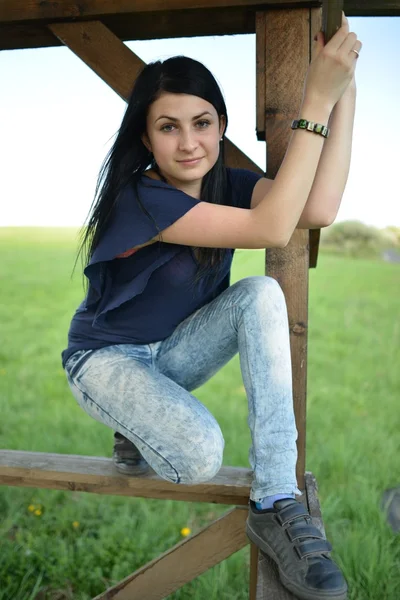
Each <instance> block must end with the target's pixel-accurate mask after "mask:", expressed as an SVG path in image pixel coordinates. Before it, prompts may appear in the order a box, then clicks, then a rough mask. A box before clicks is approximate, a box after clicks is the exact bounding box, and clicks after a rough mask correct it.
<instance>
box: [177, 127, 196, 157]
mask: <svg viewBox="0 0 400 600" xmlns="http://www.w3.org/2000/svg"><path fill="white" fill-rule="evenodd" d="M197 146H198V143H197V140H196V132H194V131H190V130H184V129H182V130H181V132H180V136H179V150H182V151H183V152H187V153H193V152H194V151H195V150H196V148H197Z"/></svg>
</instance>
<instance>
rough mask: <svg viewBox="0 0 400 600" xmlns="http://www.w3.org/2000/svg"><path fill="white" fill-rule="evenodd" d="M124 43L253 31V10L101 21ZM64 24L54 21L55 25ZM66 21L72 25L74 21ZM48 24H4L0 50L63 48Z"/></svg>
mask: <svg viewBox="0 0 400 600" xmlns="http://www.w3.org/2000/svg"><path fill="white" fill-rule="evenodd" d="M101 21H102V23H103V24H104V25H106V27H107V28H108V29H109V30H110V31H112V32H113V33H114V34H115V35H116V36H117V37H118V38H119V39H121V40H122V41H124V42H126V41H130V40H149V39H168V38H179V37H193V36H209V35H234V34H247V33H253V32H254V11H251V10H243V9H242V8H233V9H231V10H229V12H227V11H226V10H224V9H202V10H192V11H174V12H146V13H137V14H134V15H131V14H128V15H120V14H116V15H109V16H105V17H102V18H101ZM55 22H58V23H60V22H61V21H54V20H53V21H52V23H55ZM67 22H72V21H71V20H69V21H67ZM60 45H62V44H61V42H60V41H59V40H58V39H57V38H56V37H55V36H54V35H53V34H52V33H51V31H50V30H49V29H48V27H47V26H46V23H45V22H36V21H29V22H26V23H22V24H21V22H16V23H10V24H6V25H4V24H3V25H2V24H1V22H0V49H1V50H12V49H23V48H42V47H43V48H47V47H51V46H60Z"/></svg>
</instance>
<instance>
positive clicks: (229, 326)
mask: <svg viewBox="0 0 400 600" xmlns="http://www.w3.org/2000/svg"><path fill="white" fill-rule="evenodd" d="M237 352H239V358H240V368H241V373H242V378H243V383H244V387H245V390H246V395H247V399H248V419H247V423H248V426H249V428H250V433H251V440H252V444H251V447H250V449H249V463H250V467H251V469H252V471H253V481H252V486H251V492H250V498H251V499H252V500H254V501H258V500H260V499H261V498H263V497H265V496H270V495H273V494H277V493H288V494H293V493H294V494H299V493H300V491H299V490H298V488H297V483H296V471H295V469H296V459H297V449H296V439H297V430H296V425H295V419H294V412H293V397H292V368H291V358H290V345H289V327H288V316H287V309H286V303H285V298H284V295H283V292H282V290H281V288H280V286H279V284H278V283H277V282H276V280H275V279H272V278H271V277H265V276H252V277H246V278H244V279H242V280H240V281H238V282H237V283H235V284H233V285H231V286H230V287H229V288H228V289H227V290H225V291H224V292H222V293H221V294H220V295H219V296H218V297H217V298H215V299H214V300H212V301H211V302H209V303H208V304H206V305H205V306H203V307H202V308H200V309H199V310H197V311H195V312H194V313H193V314H191V315H190V316H189V317H187V318H186V319H185V320H184V321H182V322H181V323H180V324H179V325H178V326H177V327H176V329H175V330H174V332H173V333H172V334H171V335H170V336H169V337H168V338H166V339H164V340H162V341H157V342H153V343H150V344H119V345H113V346H107V347H105V348H101V349H98V350H79V351H77V352H75V353H74V354H73V355H72V356H71V357H70V358H69V359H68V361H67V363H66V365H65V370H66V373H67V379H68V383H69V385H70V388H71V390H72V393H73V395H74V397H75V398H76V400H77V402H78V403H79V405H80V406H81V407H82V408H83V409H84V410H85V411H86V412H87V413H88V414H89V415H90V416H92V417H93V418H94V419H96V420H97V421H100V422H101V423H104V424H105V425H107V426H108V427H111V428H112V429H113V430H114V431H118V432H119V433H121V434H122V435H124V436H125V437H127V438H128V439H129V440H131V441H132V442H133V443H134V444H135V445H136V446H137V448H138V449H139V451H140V452H141V454H142V455H143V457H144V458H145V460H146V461H147V462H148V463H149V465H150V466H151V468H152V469H153V470H154V471H155V472H156V473H157V474H158V475H159V476H160V477H162V478H164V479H167V480H169V481H171V482H173V483H177V484H196V483H200V482H205V481H208V480H210V479H212V478H213V477H214V476H215V475H216V473H218V471H219V469H220V467H221V464H222V458H223V450H224V444H225V442H224V438H223V435H222V432H221V429H220V427H219V425H218V423H217V421H216V419H215V418H214V416H213V415H212V414H211V412H210V411H209V410H208V409H207V408H206V407H205V406H204V405H203V404H202V403H201V402H199V400H197V398H196V397H195V396H193V394H191V393H190V392H191V391H192V390H194V389H196V388H198V387H200V386H201V385H203V384H204V383H206V381H208V380H209V379H210V378H211V377H212V376H213V375H214V374H215V373H217V371H218V370H219V369H221V367H223V366H224V365H225V364H226V363H227V362H228V361H229V360H230V359H231V358H233V357H234V356H235V354H236V353H237Z"/></svg>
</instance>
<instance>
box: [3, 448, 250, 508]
mask: <svg viewBox="0 0 400 600" xmlns="http://www.w3.org/2000/svg"><path fill="white" fill-rule="evenodd" d="M251 481H252V471H251V470H250V469H246V468H244V467H222V468H221V469H220V471H219V473H218V474H217V475H216V476H215V477H214V478H213V479H211V480H210V481H208V482H207V483H202V484H199V485H186V484H174V483H171V482H169V481H166V480H164V479H162V478H161V477H159V476H158V475H157V474H156V473H155V472H154V471H153V470H150V472H149V473H148V474H147V475H143V476H141V477H128V476H126V475H120V474H119V473H118V471H117V470H116V469H115V467H114V465H113V462H112V459H111V458H103V457H97V456H81V455H74V454H49V453H46V452H26V451H19V450H0V485H10V486H17V487H37V488H47V489H56V490H67V491H68V490H69V491H79V492H91V493H96V494H108V495H115V496H134V497H140V498H161V499H164V500H166V499H169V500H184V501H186V502H213V503H216V504H235V505H238V506H246V505H247V504H248V499H249V494H250V487H251Z"/></svg>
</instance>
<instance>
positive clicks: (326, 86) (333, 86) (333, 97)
mask: <svg viewBox="0 0 400 600" xmlns="http://www.w3.org/2000/svg"><path fill="white" fill-rule="evenodd" d="M317 44H318V47H317V48H316V50H315V53H314V56H313V60H312V61H311V63H310V65H309V68H308V71H307V76H306V79H305V85H304V101H307V102H317V103H321V104H322V105H324V106H326V107H328V108H329V109H332V108H333V107H334V106H335V104H336V103H337V101H338V100H339V99H340V98H341V96H342V95H343V93H344V91H345V90H346V88H347V86H348V85H349V83H350V82H351V80H352V79H353V76H354V72H355V69H356V63H357V58H358V57H357V54H356V53H355V52H353V50H357V52H359V51H360V49H361V47H362V43H361V42H360V41H359V40H358V39H357V35H356V34H355V33H354V32H349V24H348V20H347V18H346V16H345V14H344V13H342V26H341V27H340V28H339V29H338V30H337V32H336V33H335V35H333V36H332V38H331V39H330V40H329V42H328V43H327V44H325V45H324V35H323V33H322V32H321V31H320V32H319V34H318V37H317Z"/></svg>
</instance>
